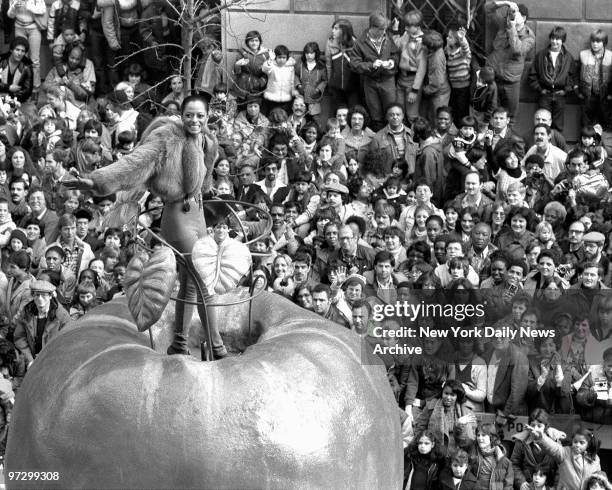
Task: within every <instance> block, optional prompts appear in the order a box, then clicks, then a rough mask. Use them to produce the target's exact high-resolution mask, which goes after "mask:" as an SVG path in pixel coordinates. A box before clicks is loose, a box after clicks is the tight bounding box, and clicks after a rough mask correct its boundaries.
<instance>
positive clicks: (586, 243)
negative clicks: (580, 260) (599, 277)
mask: <svg viewBox="0 0 612 490" xmlns="http://www.w3.org/2000/svg"><path fill="white" fill-rule="evenodd" d="M605 242H606V237H605V235H604V234H603V233H600V232H598V231H589V232H588V233H586V234H585V235H584V236H583V237H582V243H583V245H582V246H583V248H584V259H585V260H587V261H589V262H597V263H598V264H599V265H600V267H602V268H603V270H604V271H607V270H608V266H609V265H610V260H609V259H608V257H606V256H605V255H604V254H603V249H604V244H605Z"/></svg>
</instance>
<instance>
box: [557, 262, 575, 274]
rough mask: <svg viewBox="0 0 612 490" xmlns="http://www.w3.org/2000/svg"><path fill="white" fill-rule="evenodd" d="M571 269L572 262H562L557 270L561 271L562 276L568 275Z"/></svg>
mask: <svg viewBox="0 0 612 490" xmlns="http://www.w3.org/2000/svg"><path fill="white" fill-rule="evenodd" d="M571 270H572V264H561V265H560V266H559V267H557V272H558V273H559V275H560V276H565V275H567V273H568V272H570V271H571Z"/></svg>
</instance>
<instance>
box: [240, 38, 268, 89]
mask: <svg viewBox="0 0 612 490" xmlns="http://www.w3.org/2000/svg"><path fill="white" fill-rule="evenodd" d="M268 58H269V55H268V50H267V49H266V48H264V47H260V48H259V51H257V52H256V53H255V52H253V51H251V50H250V49H248V48H242V51H241V55H240V57H239V58H238V59H237V60H236V61H237V62H238V61H240V60H242V59H248V60H249V63H248V65H238V64H237V63H236V64H234V74H235V75H236V86H237V87H238V90H237V93H236V95H237V97H238V98H239V99H241V100H243V99H246V98H247V96H248V95H249V94H261V93H262V92H263V91H264V90H265V88H266V83H267V81H268V77H267V76H266V74H265V73H264V72H263V69H262V67H263V64H264V63H265V62H266V61H267V60H268Z"/></svg>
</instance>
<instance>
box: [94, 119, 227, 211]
mask: <svg viewBox="0 0 612 490" xmlns="http://www.w3.org/2000/svg"><path fill="white" fill-rule="evenodd" d="M202 144H203V146H204V149H205V151H204V152H202V151H201V148H198V145H197V141H196V139H195V138H190V137H187V136H186V135H185V129H184V127H183V123H182V122H181V121H177V120H175V119H172V118H165V117H163V118H158V119H156V120H155V121H154V122H153V123H151V125H150V126H149V127H148V128H147V130H146V131H145V133H144V134H143V135H142V139H141V143H140V145H138V146H137V147H136V149H135V150H134V151H133V152H132V153H130V154H129V155H125V156H123V158H122V159H121V160H119V161H118V162H116V163H115V164H113V165H109V166H108V167H104V168H101V169H98V170H95V171H94V172H92V173H91V174H89V177H90V178H91V179H93V180H94V192H95V193H96V194H98V195H101V196H105V195H109V194H112V193H114V192H117V191H120V190H125V191H129V190H134V189H135V188H140V189H144V188H148V189H149V190H150V191H151V192H153V193H155V194H157V195H159V196H163V198H164V202H175V201H178V200H182V199H183V198H184V197H185V196H186V195H187V196H196V195H199V194H200V193H201V191H202V188H203V186H204V185H206V186H207V187H206V190H209V189H210V186H211V183H212V170H211V171H210V172H209V171H208V170H207V169H208V168H211V169H212V165H213V163H214V161H215V160H216V158H217V154H218V149H217V140H216V138H215V137H214V136H213V135H211V134H209V133H205V137H204V140H203V141H202Z"/></svg>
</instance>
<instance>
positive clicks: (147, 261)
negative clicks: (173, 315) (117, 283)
mask: <svg viewBox="0 0 612 490" xmlns="http://www.w3.org/2000/svg"><path fill="white" fill-rule="evenodd" d="M175 281H176V259H175V257H174V253H173V252H172V251H171V250H170V249H169V248H167V247H162V248H158V249H157V250H155V252H153V255H151V258H149V257H148V256H147V255H146V254H140V255H135V256H134V258H132V260H130V263H129V264H128V267H127V271H126V273H125V293H126V295H127V299H128V307H129V309H130V312H131V313H132V316H133V317H134V320H135V321H136V326H137V327H138V330H139V331H141V332H143V331H145V330H147V329H148V328H150V327H151V326H152V325H153V324H154V323H156V322H157V321H158V320H159V319H160V317H161V315H162V313H163V311H164V309H165V308H166V305H167V304H168V301H169V300H170V294H171V293H172V290H173V289H174V283H175Z"/></svg>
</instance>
